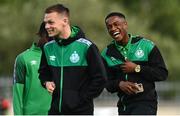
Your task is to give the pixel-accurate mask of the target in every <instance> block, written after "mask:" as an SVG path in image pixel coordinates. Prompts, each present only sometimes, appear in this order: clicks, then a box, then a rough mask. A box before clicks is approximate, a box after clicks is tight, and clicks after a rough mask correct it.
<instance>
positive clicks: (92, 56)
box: [85, 44, 106, 99]
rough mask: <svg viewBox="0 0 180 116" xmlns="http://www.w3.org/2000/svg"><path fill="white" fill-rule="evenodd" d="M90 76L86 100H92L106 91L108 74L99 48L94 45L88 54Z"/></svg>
mask: <svg viewBox="0 0 180 116" xmlns="http://www.w3.org/2000/svg"><path fill="white" fill-rule="evenodd" d="M87 62H88V73H89V74H88V75H90V83H89V86H88V88H87V90H86V91H87V93H86V94H85V98H87V99H92V98H95V97H97V96H99V95H100V93H101V92H102V91H103V89H104V84H105V77H106V72H105V68H104V64H103V61H102V58H101V56H100V53H99V51H98V48H97V47H96V46H95V45H94V44H92V45H91V46H90V48H89V49H88V52H87Z"/></svg>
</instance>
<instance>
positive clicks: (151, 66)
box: [102, 12, 168, 115]
mask: <svg viewBox="0 0 180 116" xmlns="http://www.w3.org/2000/svg"><path fill="white" fill-rule="evenodd" d="M105 23H106V27H107V30H108V32H109V34H110V36H111V37H112V38H113V39H114V40H113V41H112V42H111V43H110V44H109V45H108V46H107V47H106V48H105V49H104V50H103V52H102V56H103V59H104V61H105V65H106V67H107V68H106V69H107V72H108V81H107V86H106V88H107V90H108V91H109V92H111V93H114V92H117V93H118V97H119V101H118V104H117V106H118V112H119V115H121V114H125V115H140V114H143V115H145V114H148V115H155V114H156V113H157V94H156V91H155V82H156V81H163V80H165V79H166V78H167V76H168V71H167V69H166V66H165V63H164V60H163V58H162V56H161V54H160V51H159V50H158V48H157V46H156V45H154V43H153V42H152V41H150V40H147V39H145V38H143V37H139V36H133V35H131V34H128V24H127V21H126V19H125V16H124V15H123V14H122V13H118V12H112V13H110V14H108V15H107V17H106V18H105Z"/></svg>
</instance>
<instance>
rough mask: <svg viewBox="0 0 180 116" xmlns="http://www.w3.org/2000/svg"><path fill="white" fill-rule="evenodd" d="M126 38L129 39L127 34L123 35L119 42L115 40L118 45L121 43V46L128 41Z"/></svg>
mask: <svg viewBox="0 0 180 116" xmlns="http://www.w3.org/2000/svg"><path fill="white" fill-rule="evenodd" d="M128 40H129V36H128V35H127V36H124V38H123V39H122V41H119V42H117V43H118V44H119V45H121V46H126V45H127V43H128Z"/></svg>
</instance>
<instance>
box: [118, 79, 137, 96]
mask: <svg viewBox="0 0 180 116" xmlns="http://www.w3.org/2000/svg"><path fill="white" fill-rule="evenodd" d="M119 88H120V89H121V90H122V91H123V92H125V93H126V94H128V95H131V94H136V92H137V91H138V88H137V86H136V84H135V83H133V82H129V81H120V83H119Z"/></svg>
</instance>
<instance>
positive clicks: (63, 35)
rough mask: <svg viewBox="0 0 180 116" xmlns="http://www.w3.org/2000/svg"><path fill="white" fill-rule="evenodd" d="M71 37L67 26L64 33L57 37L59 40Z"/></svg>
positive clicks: (69, 28)
mask: <svg viewBox="0 0 180 116" xmlns="http://www.w3.org/2000/svg"><path fill="white" fill-rule="evenodd" d="M70 35H71V27H70V26H67V27H66V28H65V29H64V31H63V32H62V33H61V34H60V35H59V37H60V38H63V39H68V38H69V36H70Z"/></svg>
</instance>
